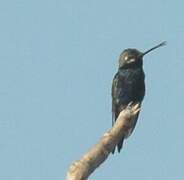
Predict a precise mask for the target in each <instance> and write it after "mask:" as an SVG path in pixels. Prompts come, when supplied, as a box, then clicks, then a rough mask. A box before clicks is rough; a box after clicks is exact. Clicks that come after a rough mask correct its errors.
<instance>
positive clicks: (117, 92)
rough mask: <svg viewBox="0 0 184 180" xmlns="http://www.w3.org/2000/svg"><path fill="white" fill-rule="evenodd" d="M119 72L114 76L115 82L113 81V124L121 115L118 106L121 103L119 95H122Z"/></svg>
mask: <svg viewBox="0 0 184 180" xmlns="http://www.w3.org/2000/svg"><path fill="white" fill-rule="evenodd" d="M119 78H120V77H119V74H118V73H117V74H116V75H115V76H114V78H113V82H112V94H111V95H112V125H113V124H114V122H115V121H116V118H117V117H118V115H119V112H118V111H119V110H118V109H119V108H118V104H119V97H120V95H121V93H122V92H121V89H120V88H119Z"/></svg>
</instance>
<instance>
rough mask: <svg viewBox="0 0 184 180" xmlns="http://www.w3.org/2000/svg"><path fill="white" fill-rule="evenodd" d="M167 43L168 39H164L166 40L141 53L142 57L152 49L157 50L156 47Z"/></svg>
mask: <svg viewBox="0 0 184 180" xmlns="http://www.w3.org/2000/svg"><path fill="white" fill-rule="evenodd" d="M165 45H166V41H164V42H162V43H160V44H158V45H157V46H154V47H152V48H151V49H149V50H147V51H145V52H144V53H142V54H141V57H143V56H144V55H146V54H148V53H149V52H151V51H153V50H155V49H157V48H159V47H161V46H165Z"/></svg>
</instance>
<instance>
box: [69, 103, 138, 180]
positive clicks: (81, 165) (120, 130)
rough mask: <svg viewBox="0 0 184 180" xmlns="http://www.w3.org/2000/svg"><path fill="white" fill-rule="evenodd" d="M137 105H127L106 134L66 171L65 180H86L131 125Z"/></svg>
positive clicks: (136, 111)
mask: <svg viewBox="0 0 184 180" xmlns="http://www.w3.org/2000/svg"><path fill="white" fill-rule="evenodd" d="M139 110H140V108H139V104H135V105H132V104H129V105H128V106H127V108H126V109H124V110H122V111H121V113H120V114H119V116H118V118H117V120H116V122H115V124H114V126H113V127H112V128H111V129H110V130H109V131H108V132H106V133H105V134H104V135H103V136H102V137H101V138H100V140H99V141H98V142H97V144H96V145H94V146H93V147H92V148H91V149H90V150H89V151H88V152H87V153H86V154H84V155H83V156H82V157H81V159H80V160H78V161H75V162H74V163H73V164H72V165H71V166H70V167H69V169H68V172H67V177H66V179H67V180H87V178H88V177H89V175H90V174H91V173H92V172H93V171H94V170H95V169H96V168H97V167H98V166H99V165H100V164H102V163H103V162H104V161H105V160H106V159H107V157H108V156H109V154H110V153H111V152H112V151H113V149H114V148H115V147H116V145H117V144H118V142H119V141H120V139H121V138H122V136H123V135H124V134H126V132H127V130H128V129H129V127H130V126H131V124H132V121H131V120H132V119H134V117H135V116H136V114H137V113H138V112H139Z"/></svg>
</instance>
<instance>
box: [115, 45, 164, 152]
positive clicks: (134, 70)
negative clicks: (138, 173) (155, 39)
mask: <svg viewBox="0 0 184 180" xmlns="http://www.w3.org/2000/svg"><path fill="white" fill-rule="evenodd" d="M165 44H166V42H162V43H160V44H159V45H157V46H155V47H153V48H151V49H149V50H147V51H146V52H144V53H142V52H140V51H138V50H137V49H125V50H124V51H123V52H122V53H121V55H120V58H119V68H118V72H117V73H116V75H115V76H114V79H113V83H112V124H114V122H115V121H116V119H117V117H118V116H119V114H120V112H121V111H122V110H123V109H124V108H125V107H126V106H127V105H128V104H129V103H131V102H132V103H139V105H141V102H142V100H143V98H144V95H145V83H144V77H145V75H144V71H143V56H144V55H146V54H147V53H149V52H150V51H152V50H154V49H156V48H159V47H161V46H164V45H165ZM138 115H139V114H137V116H136V117H135V119H134V120H133V124H132V127H130V128H129V129H128V130H127V133H126V134H125V135H124V136H123V137H122V138H121V140H120V141H119V143H118V145H117V149H118V152H120V151H121V148H122V145H123V141H124V139H125V138H128V137H129V136H130V135H131V133H132V131H133V130H134V128H135V125H136V122H137V119H138ZM114 151H115V149H114V150H113V152H112V153H114Z"/></svg>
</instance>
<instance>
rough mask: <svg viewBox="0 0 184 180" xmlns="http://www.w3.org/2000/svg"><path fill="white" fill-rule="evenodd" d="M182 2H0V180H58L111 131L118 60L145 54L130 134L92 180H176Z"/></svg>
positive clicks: (179, 170) (181, 146)
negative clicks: (127, 52) (141, 93)
mask: <svg viewBox="0 0 184 180" xmlns="http://www.w3.org/2000/svg"><path fill="white" fill-rule="evenodd" d="M183 6H184V2H183V1H164V0H155V1H146V0H139V1H128V0H125V1H120V0H115V1H105V0H101V1H97V0H93V1H85V0H79V1H74V0H73V1H71V0H68V1H66V0H52V1H48V0H32V1H23V0H7V1H0V23H1V29H0V32H1V33H0V84H1V86H0V87H1V88H0V179H2V180H24V179H27V180H50V179H55V180H59V179H64V177H65V174H66V171H67V168H68V166H69V165H70V164H71V162H72V161H74V160H76V159H79V158H80V156H81V155H82V154H83V153H84V152H86V151H87V150H88V149H89V148H90V147H91V146H92V145H93V144H95V143H96V141H97V139H98V138H99V137H100V136H101V135H102V134H103V133H104V132H105V131H106V130H108V129H109V128H110V127H111V96H110V93H111V82H112V78H113V76H114V74H115V72H116V71H117V61H118V57H119V54H120V53H121V52H122V50H123V49H125V48H128V47H133V48H137V49H139V50H140V51H144V50H146V49H148V48H150V47H152V46H154V45H156V44H158V43H160V42H161V41H163V40H166V41H167V42H168V44H167V46H166V47H163V48H160V49H159V50H157V51H154V52H152V53H150V54H149V55H147V56H146V57H145V59H144V60H145V61H144V70H145V74H146V96H145V99H144V102H143V106H142V110H141V115H140V117H139V121H138V124H137V126H136V129H135V131H134V133H133V135H132V136H131V137H130V138H129V139H128V140H126V142H125V145H124V149H123V151H122V152H121V154H115V155H114V156H112V155H111V156H110V158H109V159H108V160H107V161H106V162H105V163H104V164H103V165H102V166H101V167H100V168H99V169H98V170H96V171H95V173H94V174H93V175H92V176H91V177H90V179H94V180H100V179H113V180H118V179H123V178H124V179H128V180H134V179H149V180H152V179H157V180H163V179H167V180H175V179H176V180H178V179H183V178H184V175H183V166H184V164H183V162H184V158H183V151H184V141H183V137H184V132H183V126H184V121H183V115H182V113H183V92H184V83H183V77H184V71H183V69H184V54H183V52H184V22H183V18H182V17H183V15H184V14H183Z"/></svg>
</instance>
